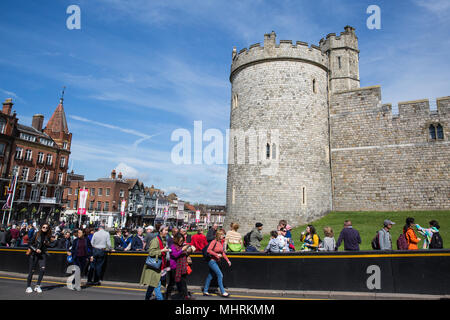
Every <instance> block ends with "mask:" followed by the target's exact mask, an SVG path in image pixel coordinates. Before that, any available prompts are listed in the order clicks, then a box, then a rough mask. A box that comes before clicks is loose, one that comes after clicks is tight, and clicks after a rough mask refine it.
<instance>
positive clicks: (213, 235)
mask: <svg viewBox="0 0 450 320" xmlns="http://www.w3.org/2000/svg"><path fill="white" fill-rule="evenodd" d="M217 228H219V225H218V224H217V223H214V224H213V226H212V227H211V228H210V229H209V230H208V233H207V234H206V240H208V243H210V242H211V241H213V240H214V239H215V238H216V232H217Z"/></svg>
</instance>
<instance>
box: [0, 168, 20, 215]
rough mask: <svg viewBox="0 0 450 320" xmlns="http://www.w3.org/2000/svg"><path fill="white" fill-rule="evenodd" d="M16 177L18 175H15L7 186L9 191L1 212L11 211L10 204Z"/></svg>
mask: <svg viewBox="0 0 450 320" xmlns="http://www.w3.org/2000/svg"><path fill="white" fill-rule="evenodd" d="M17 175H18V174H15V175H14V176H13V177H12V179H11V183H10V184H9V189H8V191H7V194H8V199H6V202H5V204H4V205H3V208H2V209H3V210H8V209H11V203H12V201H13V200H14V199H13V194H14V190H15V189H16V184H17Z"/></svg>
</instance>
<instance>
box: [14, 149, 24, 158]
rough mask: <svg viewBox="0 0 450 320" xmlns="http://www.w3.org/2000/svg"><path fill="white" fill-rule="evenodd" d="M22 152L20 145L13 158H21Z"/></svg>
mask: <svg viewBox="0 0 450 320" xmlns="http://www.w3.org/2000/svg"><path fill="white" fill-rule="evenodd" d="M22 153H23V149H22V148H21V147H17V148H16V156H15V158H16V159H18V160H20V159H22Z"/></svg>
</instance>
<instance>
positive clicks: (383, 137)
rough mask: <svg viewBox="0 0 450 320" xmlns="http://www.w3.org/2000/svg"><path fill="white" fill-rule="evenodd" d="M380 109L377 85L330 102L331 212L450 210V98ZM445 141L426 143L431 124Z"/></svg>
mask: <svg viewBox="0 0 450 320" xmlns="http://www.w3.org/2000/svg"><path fill="white" fill-rule="evenodd" d="M398 105H399V114H398V115H397V116H393V115H392V108H391V105H389V104H386V105H382V104H381V88H380V87H379V86H376V87H369V88H361V89H357V90H350V91H343V92H339V93H335V94H333V95H332V96H331V99H330V132H331V136H330V137H331V163H332V176H333V202H334V203H333V209H334V210H341V211H345V210H357V211H364V210H378V211H381V210H410V209H414V210H419V209H448V208H450V162H449V159H450V140H449V135H450V97H446V98H441V99H438V101H437V106H438V110H437V112H431V111H430V108H429V102H428V100H420V101H410V102H400V103H399V104H398ZM431 123H440V124H441V125H442V126H443V127H444V140H441V141H439V140H431V139H430V138H429V131H428V128H429V125H430V124H431Z"/></svg>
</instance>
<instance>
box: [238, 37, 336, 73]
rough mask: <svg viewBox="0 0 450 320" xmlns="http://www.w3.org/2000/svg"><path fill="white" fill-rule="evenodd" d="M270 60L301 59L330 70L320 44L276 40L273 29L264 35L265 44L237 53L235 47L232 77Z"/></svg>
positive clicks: (257, 44) (254, 45) (256, 44)
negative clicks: (237, 72)
mask: <svg viewBox="0 0 450 320" xmlns="http://www.w3.org/2000/svg"><path fill="white" fill-rule="evenodd" d="M270 60H299V61H304V62H307V63H312V64H315V65H318V66H320V67H321V68H323V69H325V70H327V71H328V57H327V55H326V54H324V53H323V52H322V49H321V48H320V47H319V46H316V45H311V46H309V45H308V43H306V42H303V41H297V42H296V43H295V44H293V42H292V40H280V42H279V43H277V42H276V34H275V32H273V31H272V33H270V34H266V35H265V36H264V46H261V44H260V43H255V44H253V45H251V46H250V47H249V48H248V49H247V48H244V49H242V50H240V51H239V53H237V51H236V48H234V49H233V61H232V64H231V78H232V77H233V74H234V73H235V72H236V71H238V70H240V69H242V68H244V67H245V66H247V65H251V64H254V63H260V62H265V61H270Z"/></svg>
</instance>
